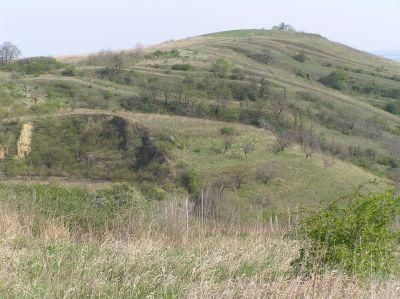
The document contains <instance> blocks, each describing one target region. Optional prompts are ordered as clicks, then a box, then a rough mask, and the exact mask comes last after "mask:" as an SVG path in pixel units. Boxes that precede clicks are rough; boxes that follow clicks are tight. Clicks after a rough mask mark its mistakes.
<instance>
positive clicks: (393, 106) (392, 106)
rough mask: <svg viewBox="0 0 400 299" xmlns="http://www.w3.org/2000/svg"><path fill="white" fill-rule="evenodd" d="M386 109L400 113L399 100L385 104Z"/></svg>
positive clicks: (393, 112)
mask: <svg viewBox="0 0 400 299" xmlns="http://www.w3.org/2000/svg"><path fill="white" fill-rule="evenodd" d="M384 109H385V111H387V112H390V113H392V114H400V104H399V103H397V102H391V103H388V104H386V105H385V107H384Z"/></svg>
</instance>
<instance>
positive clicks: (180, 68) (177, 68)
mask: <svg viewBox="0 0 400 299" xmlns="http://www.w3.org/2000/svg"><path fill="white" fill-rule="evenodd" d="M171 69H172V70H174V71H184V72H189V71H193V70H194V66H193V65H191V64H189V63H181V64H174V65H172V66H171Z"/></svg>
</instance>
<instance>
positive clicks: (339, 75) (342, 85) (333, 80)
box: [319, 70, 348, 90]
mask: <svg viewBox="0 0 400 299" xmlns="http://www.w3.org/2000/svg"><path fill="white" fill-rule="evenodd" d="M319 81H320V82H321V83H322V84H324V85H326V86H329V87H331V88H334V89H337V90H344V89H346V88H347V86H348V78H347V75H346V73H345V72H343V71H338V70H336V71H333V72H332V73H330V74H329V75H328V76H326V77H323V78H321V79H320V80H319Z"/></svg>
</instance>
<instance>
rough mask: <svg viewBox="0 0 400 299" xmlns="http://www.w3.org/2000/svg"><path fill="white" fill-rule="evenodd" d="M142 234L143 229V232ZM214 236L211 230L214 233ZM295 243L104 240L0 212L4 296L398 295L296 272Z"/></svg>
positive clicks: (399, 291)
mask: <svg viewBox="0 0 400 299" xmlns="http://www.w3.org/2000/svg"><path fill="white" fill-rule="evenodd" d="M142 230H144V228H142ZM211 232H212V233H211ZM298 248H299V243H298V242H297V241H292V240H289V239H286V238H284V237H283V236H282V234H272V235H271V234H268V233H265V232H261V231H254V230H247V232H246V231H242V232H241V233H239V232H238V231H236V232H235V231H232V232H231V233H226V232H223V231H222V230H216V229H214V230H213V231H211V229H209V230H206V231H205V232H203V234H200V233H199V231H193V232H192V234H191V235H190V236H189V239H186V238H184V237H181V238H177V237H176V234H171V233H165V232H162V231H154V230H153V231H145V230H144V231H142V232H141V234H140V235H139V236H135V237H132V236H131V237H126V238H124V239H116V238H115V236H113V235H112V234H111V233H107V232H105V233H104V235H103V236H102V238H101V240H98V239H96V238H94V237H93V236H91V235H90V234H89V235H86V236H81V235H80V236H79V235H76V234H74V233H73V232H71V231H70V230H69V229H67V228H66V226H65V225H64V224H63V222H62V221H55V220H49V221H47V222H45V223H41V224H40V225H39V226H37V224H35V219H34V217H27V216H25V217H21V215H18V214H16V213H15V212H13V211H12V210H9V209H7V208H5V207H2V209H1V212H0V256H1V258H0V281H1V282H0V295H1V296H7V297H43V298H61V297H63V298H78V297H79V298H81V297H113V298H121V297H123V298H126V297H135V298H136V297H150V298H154V297H156V298H160V297H168V298H175V297H179V298H265V297H271V298H303V297H307V298H341V297H345V298H366V297H371V298H374V297H378V298H381V297H386V298H393V297H398V296H400V280H399V279H398V278H393V279H392V280H388V281H373V280H371V281H358V280H357V279H355V278H351V277H347V276H345V275H343V274H340V273H335V272H332V273H326V274H324V275H321V276H313V277H310V278H305V277H300V276H297V277H294V276H292V275H291V267H290V262H291V260H292V259H293V258H294V257H295V256H296V254H297V252H298Z"/></svg>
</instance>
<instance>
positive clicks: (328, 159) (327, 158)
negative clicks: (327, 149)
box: [322, 155, 335, 169]
mask: <svg viewBox="0 0 400 299" xmlns="http://www.w3.org/2000/svg"><path fill="white" fill-rule="evenodd" d="M322 163H323V164H324V168H325V169H328V168H329V167H331V166H333V164H335V160H334V159H333V158H332V157H331V156H326V155H322Z"/></svg>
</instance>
